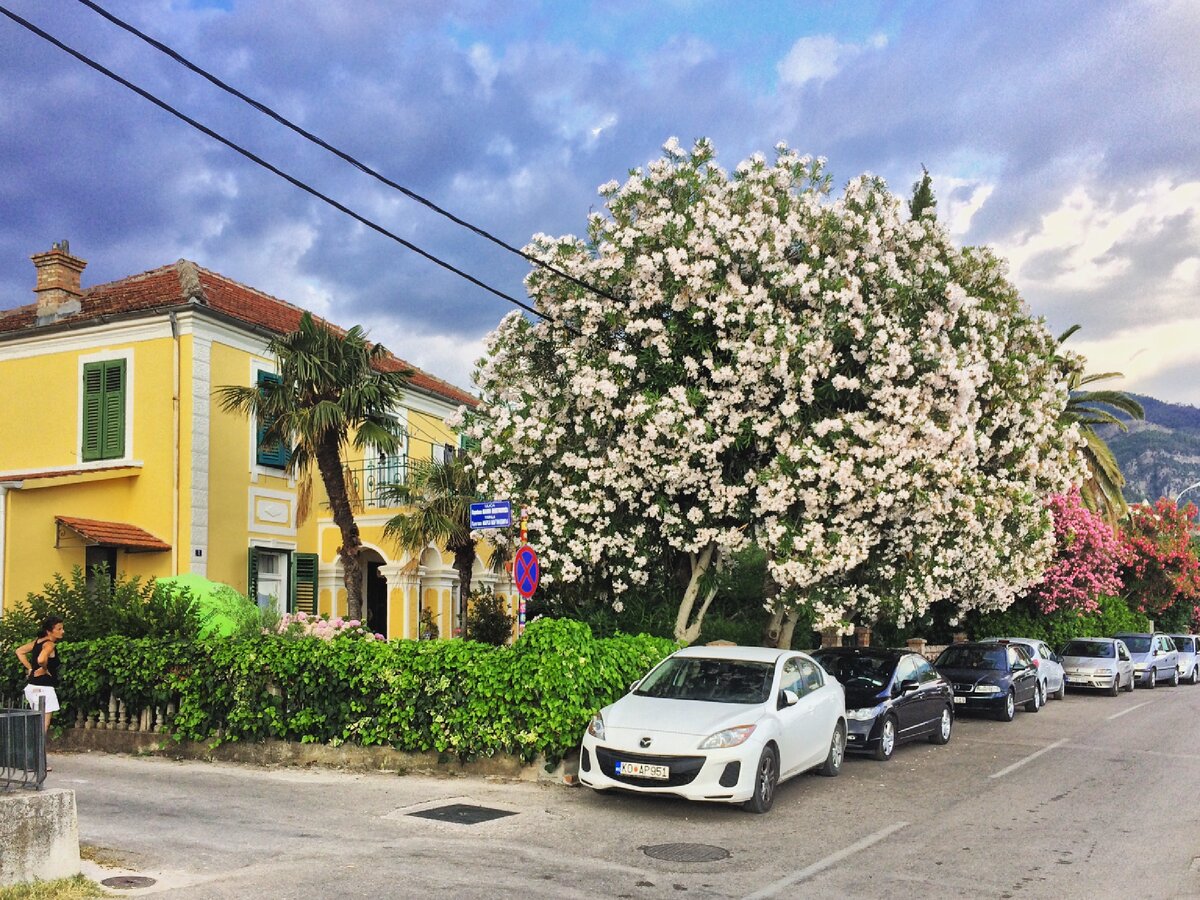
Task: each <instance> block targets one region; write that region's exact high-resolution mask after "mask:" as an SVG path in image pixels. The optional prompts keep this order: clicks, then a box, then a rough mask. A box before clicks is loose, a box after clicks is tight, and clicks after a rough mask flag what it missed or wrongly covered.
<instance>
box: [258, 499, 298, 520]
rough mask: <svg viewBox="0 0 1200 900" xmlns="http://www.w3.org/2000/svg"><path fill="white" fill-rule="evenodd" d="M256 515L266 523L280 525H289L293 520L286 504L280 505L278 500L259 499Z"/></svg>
mask: <svg viewBox="0 0 1200 900" xmlns="http://www.w3.org/2000/svg"><path fill="white" fill-rule="evenodd" d="M255 515H257V517H258V518H259V519H261V520H262V521H264V522H273V523H275V524H276V525H278V524H279V523H280V522H283V523H287V522H288V521H290V519H291V509H290V507H289V506H288V504H286V503H280V502H279V501H278V500H266V499H264V498H262V497H260V498H258V503H257V508H256V510H255Z"/></svg>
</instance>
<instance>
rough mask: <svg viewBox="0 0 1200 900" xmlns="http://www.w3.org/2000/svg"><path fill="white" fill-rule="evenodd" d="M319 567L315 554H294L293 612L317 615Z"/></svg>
mask: <svg viewBox="0 0 1200 900" xmlns="http://www.w3.org/2000/svg"><path fill="white" fill-rule="evenodd" d="M317 565H318V558H317V554H315V553H293V554H292V591H291V594H292V607H293V609H292V611H293V612H305V613H308V614H309V615H310V616H315V615H316V614H317Z"/></svg>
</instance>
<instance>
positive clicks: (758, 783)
mask: <svg viewBox="0 0 1200 900" xmlns="http://www.w3.org/2000/svg"><path fill="white" fill-rule="evenodd" d="M778 784H779V757H778V756H777V755H776V753H775V748H774V747H764V748H763V752H762V755H761V756H760V757H759V758H758V769H757V770H756V771H755V775H754V796H752V797H751V798H750V799H749V800H747V801H746V802H745V803H743V804H742V808H743V809H746V810H747V811H749V812H752V813H765V812H766V811H767V810H769V809H770V808H771V807H772V805H774V803H775V788H776V786H777V785H778Z"/></svg>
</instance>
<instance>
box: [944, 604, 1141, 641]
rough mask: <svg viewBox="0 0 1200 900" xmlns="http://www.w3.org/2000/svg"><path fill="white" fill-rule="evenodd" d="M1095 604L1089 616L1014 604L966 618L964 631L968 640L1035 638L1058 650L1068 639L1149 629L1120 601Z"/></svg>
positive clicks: (1134, 611)
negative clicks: (1043, 611)
mask: <svg viewBox="0 0 1200 900" xmlns="http://www.w3.org/2000/svg"><path fill="white" fill-rule="evenodd" d="M1098 603H1099V605H1100V608H1099V609H1098V610H1096V611H1095V612H1092V613H1081V612H1078V611H1076V610H1070V609H1067V610H1059V611H1057V612H1053V613H1049V614H1046V613H1041V612H1034V611H1033V610H1032V609H1030V608H1029V607H1028V606H1026V605H1024V604H1022V603H1015V604H1013V605H1012V606H1011V607H1009V608H1008V609H1006V610H1003V611H1002V612H994V613H985V614H983V615H979V616H973V617H970V618H969V619H968V623H967V626H966V630H967V632H968V633H969V634H970V636H971V637H972V638H985V637H1028V638H1037V639H1039V640H1043V641H1045V642H1046V643H1047V644H1049V645H1050V646H1051V647H1053V648H1055V649H1058V648H1060V647H1062V645H1063V644H1065V643H1066V642H1067V641H1069V640H1071V639H1072V638H1077V637H1111V636H1112V635H1114V634H1116V633H1118V632H1121V631H1135V632H1137V631H1148V630H1149V629H1150V620H1149V619H1147V618H1146V616H1144V615H1143V614H1142V613H1139V612H1137V611H1136V610H1132V609H1130V608H1129V604H1128V603H1126V602H1125V600H1124V599H1122V598H1121V597H1100V598H1099V599H1098Z"/></svg>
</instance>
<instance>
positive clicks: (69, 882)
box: [0, 875, 111, 900]
mask: <svg viewBox="0 0 1200 900" xmlns="http://www.w3.org/2000/svg"><path fill="white" fill-rule="evenodd" d="M109 896H111V894H109V893H108V892H107V891H105V890H104V888H102V887H100V885H98V884H96V882H94V881H92V880H91V879H90V878H85V877H84V876H82V875H76V876H75V877H74V878H59V879H56V880H55V881H34V882H32V883H31V884H13V885H8V886H7V887H0V900H84V898H87V897H109Z"/></svg>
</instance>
